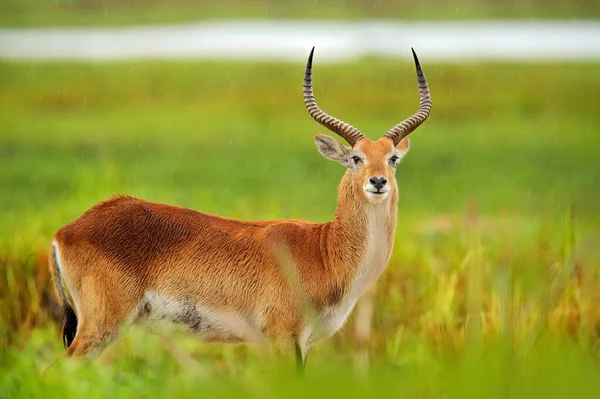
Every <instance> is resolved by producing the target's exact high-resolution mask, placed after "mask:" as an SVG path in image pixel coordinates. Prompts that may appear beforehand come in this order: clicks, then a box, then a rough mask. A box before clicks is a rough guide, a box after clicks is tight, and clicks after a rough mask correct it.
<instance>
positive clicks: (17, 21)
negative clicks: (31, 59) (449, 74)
mask: <svg viewBox="0 0 600 399" xmlns="http://www.w3.org/2000/svg"><path fill="white" fill-rule="evenodd" d="M598 17H600V10H599V9H598V7H597V6H596V3H595V2H594V1H593V0H573V1H569V2H564V1H559V0H522V1H515V0H495V1H491V0H459V1H451V2H450V1H443V0H434V1H427V2H423V1H417V0H404V1H393V0H324V1H315V0H301V1H291V0H283V1H279V0H250V1H247V0H246V1H241V0H221V1H193V0H170V1H157V0H153V1H148V0H146V1H136V0H123V1H117V0H55V1H51V2H50V1H41V0H3V2H2V12H0V25H4V26H59V25H68V26H89V25H111V26H119V25H131V24H148V23H177V22H190V21H198V20H210V19H219V18H221V19H222V18H226V19H228V18H234V19H244V18H310V19H336V20H337V19H341V20H354V19H363V18H392V19H399V20H419V19H437V20H452V19H455V20H461V19H505V18H519V19H546V18H555V19H566V20H569V19H573V18H582V19H593V18H598Z"/></svg>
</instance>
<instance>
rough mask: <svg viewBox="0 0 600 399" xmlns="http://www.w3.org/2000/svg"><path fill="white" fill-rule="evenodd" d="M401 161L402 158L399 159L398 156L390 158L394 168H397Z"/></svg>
mask: <svg viewBox="0 0 600 399" xmlns="http://www.w3.org/2000/svg"><path fill="white" fill-rule="evenodd" d="M399 159H400V158H398V157H397V156H395V155H393V156H392V157H391V158H390V164H392V166H394V167H395V166H396V163H397V162H398V160H399Z"/></svg>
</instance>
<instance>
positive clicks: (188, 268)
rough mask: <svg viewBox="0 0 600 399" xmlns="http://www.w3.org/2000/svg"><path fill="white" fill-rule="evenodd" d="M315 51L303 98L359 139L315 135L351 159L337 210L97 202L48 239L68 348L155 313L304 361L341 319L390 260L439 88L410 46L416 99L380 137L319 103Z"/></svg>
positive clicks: (322, 119) (93, 346) (217, 337)
mask: <svg viewBox="0 0 600 399" xmlns="http://www.w3.org/2000/svg"><path fill="white" fill-rule="evenodd" d="M313 52H314V48H313V50H312V51H311V53H310V56H309V58H308V63H307V65H306V72H305V75H304V104H305V105H306V108H307V109H308V112H309V114H310V116H312V117H313V118H314V119H315V120H316V121H317V122H319V123H320V124H321V125H323V126H324V127H326V128H327V129H329V130H331V131H332V132H334V133H337V134H338V135H340V136H341V137H342V138H344V139H345V140H346V141H347V142H348V143H349V144H350V147H346V146H343V145H342V144H340V143H339V142H338V141H337V140H335V139H333V138H332V137H329V136H326V135H322V134H319V135H317V136H315V144H316V146H317V149H318V150H319V152H320V153H321V154H322V155H323V156H324V157H325V158H328V159H331V160H334V161H337V162H339V163H341V164H342V165H343V166H344V167H345V168H346V172H345V173H344V177H343V178H342V181H341V184H340V186H339V189H338V201H337V212H336V214H335V217H334V219H333V220H332V221H331V222H327V223H311V222H304V221H296V220H276V221H261V222H248V221H240V220H234V219H227V218H223V217H219V216H213V215H209V214H206V213H201V212H196V211H194V210H191V209H185V208H179V207H176V206H171V205H164V204H157V203H152V202H147V201H144V200H141V199H136V198H131V197H127V196H118V197H113V198H110V199H108V200H106V201H103V202H100V203H99V204H97V205H95V206H94V207H92V208H91V209H90V210H88V211H87V212H85V213H84V214H83V215H82V216H81V217H80V218H79V219H77V220H75V221H74V222H72V223H70V224H68V225H66V226H65V227H63V228H61V229H60V230H59V231H58V232H57V233H56V235H55V236H54V240H53V242H52V247H51V250H50V256H49V264H50V270H51V273H52V276H53V279H54V284H55V288H56V292H57V297H58V301H59V305H60V306H61V307H62V309H63V311H64V315H65V318H64V326H63V340H64V343H65V346H66V347H67V348H68V349H67V353H68V354H69V355H74V356H83V355H87V356H89V355H92V354H93V353H96V352H98V351H100V350H102V348H104V347H105V345H107V344H108V343H109V342H110V341H111V340H112V339H114V338H115V337H117V335H118V332H119V329H120V327H121V326H123V325H124V324H127V323H132V322H134V321H136V320H137V319H140V318H147V319H150V320H159V319H164V320H168V321H171V322H174V323H177V324H182V325H184V326H185V327H186V328H187V329H189V330H190V331H191V332H193V333H197V334H198V335H199V336H200V337H202V338H203V339H205V340H207V341H212V342H268V343H270V344H271V345H272V347H273V348H274V349H275V350H276V351H277V352H279V353H281V354H283V355H286V354H288V355H291V356H294V354H295V356H296V360H297V361H298V363H299V364H300V365H301V366H303V365H304V362H305V359H306V353H307V351H308V349H309V348H310V347H311V345H313V344H314V343H315V342H316V341H318V340H320V339H323V338H327V337H329V336H331V335H332V334H334V333H335V332H336V331H337V330H339V329H340V328H341V327H342V325H343V324H344V322H345V321H346V319H347V318H348V315H349V314H350V312H351V311H352V308H353V307H354V305H355V304H356V301H357V300H358V299H359V297H360V296H361V295H362V294H363V293H364V292H365V291H366V290H367V289H368V288H369V287H370V286H371V285H372V284H373V283H374V282H375V281H376V280H377V279H378V277H379V276H380V275H381V273H382V272H383V270H384V269H385V267H386V265H387V263H388V261H389V258H390V254H391V252H392V246H393V243H394V233H395V229H396V217H397V200H398V186H397V184H396V180H395V177H394V173H395V170H396V166H397V165H398V162H399V161H400V159H401V158H402V157H403V156H404V155H406V153H407V151H408V149H409V141H408V139H407V138H406V136H407V135H408V134H410V133H411V132H412V131H413V130H415V129H416V128H417V127H418V126H419V125H420V124H421V123H423V121H425V120H426V119H427V117H428V116H429V112H430V110H431V97H430V95H429V89H428V87H427V82H426V80H425V77H424V76H423V72H422V70H421V67H420V65H419V60H418V59H417V56H416V54H415V53H414V51H413V56H414V60H415V65H416V69H417V76H418V81H419V91H420V105H419V110H418V111H417V113H416V114H414V115H413V116H411V117H410V118H408V119H406V120H405V121H403V122H401V123H400V124H398V125H396V126H394V127H393V128H392V129H390V130H389V131H388V132H387V133H386V134H385V135H384V136H383V137H382V138H381V139H379V140H377V141H371V140H369V139H368V138H366V137H365V136H364V135H363V134H362V133H361V132H360V131H359V130H358V129H356V128H354V127H352V126H350V125H348V124H347V123H344V122H342V121H340V120H338V119H336V118H334V117H332V116H329V115H327V114H326V113H325V112H323V111H322V110H321V109H320V108H319V106H318V105H317V103H316V101H315V98H314V96H313V89H312V78H311V71H312V57H313ZM284 264H286V265H288V266H289V267H288V266H285V267H284ZM288 269H290V270H288ZM65 287H66V288H67V289H68V291H69V292H70V293H71V298H72V301H70V300H69V299H68V297H67V294H66V292H65ZM307 309H309V310H310V311H307Z"/></svg>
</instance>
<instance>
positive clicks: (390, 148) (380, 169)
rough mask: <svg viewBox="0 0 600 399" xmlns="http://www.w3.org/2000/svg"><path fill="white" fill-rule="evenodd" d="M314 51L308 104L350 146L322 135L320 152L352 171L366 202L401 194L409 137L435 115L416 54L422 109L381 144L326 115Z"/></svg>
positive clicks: (306, 79) (306, 77)
mask: <svg viewBox="0 0 600 399" xmlns="http://www.w3.org/2000/svg"><path fill="white" fill-rule="evenodd" d="M314 51H315V48H314V47H313V49H312V51H311V52H310V56H309V57H308V62H307V64H306V72H305V73H304V104H305V105H306V109H307V110H308V113H309V114H310V116H312V117H313V119H314V120H315V121H317V122H319V123H320V124H321V125H323V126H325V127H326V128H327V129H329V130H331V131H332V132H334V133H336V134H338V135H340V136H341V137H342V138H343V139H344V140H346V141H347V142H348V144H350V146H349V147H346V146H344V145H342V144H341V143H340V142H339V141H337V140H335V139H334V138H333V137H330V136H327V135H324V134H318V135H316V136H315V144H316V145H317V149H318V150H319V152H320V153H321V154H322V155H323V156H324V157H325V158H328V159H331V160H333V161H337V162H339V163H341V164H342V165H344V166H345V167H346V168H348V171H347V172H346V173H347V174H348V175H349V178H350V181H351V184H353V185H354V186H355V188H358V189H360V191H361V192H362V193H363V194H364V199H365V200H366V201H368V202H371V203H380V202H383V201H385V200H386V198H388V197H389V194H390V192H392V191H393V190H397V185H396V179H395V172H396V167H397V166H398V163H399V162H400V160H401V159H402V158H403V157H404V155H406V153H407V152H408V149H409V147H410V144H409V141H408V137H406V136H408V135H409V134H410V133H411V132H412V131H414V130H415V129H416V128H417V127H419V125H420V124H421V123H423V122H425V120H426V119H427V117H428V116H429V113H430V111H431V96H430V94H429V88H428V87H427V81H426V80H425V76H424V75H423V70H422V69H421V65H420V63H419V59H418V58H417V54H416V53H415V51H414V50H413V51H412V53H413V57H414V59H415V65H416V68H417V78H418V80H419V93H420V101H419V109H418V111H417V112H416V113H415V114H414V115H413V116H411V117H410V118H408V119H406V120H404V121H403V122H401V123H399V124H397V125H396V126H394V127H393V128H391V129H390V130H388V132H387V133H386V134H385V135H384V136H383V137H382V138H380V139H379V140H377V141H371V140H369V139H368V138H367V137H365V135H364V134H362V133H361V132H360V131H359V130H358V129H357V128H355V127H354V126H351V125H349V124H347V123H345V122H343V121H341V120H339V119H336V118H334V117H333V116H330V115H328V114H326V113H325V112H323V111H322V110H321V108H319V106H318V105H317V102H316V100H315V97H314V94H313V88H312V58H313V53H314Z"/></svg>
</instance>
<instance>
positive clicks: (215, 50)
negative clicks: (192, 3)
mask: <svg viewBox="0 0 600 399" xmlns="http://www.w3.org/2000/svg"><path fill="white" fill-rule="evenodd" d="M313 45H316V46H317V50H316V53H315V59H318V60H319V62H322V61H332V62H335V61H345V60H351V59H355V58H359V57H364V56H382V57H410V47H411V46H412V47H414V48H415V49H416V50H417V52H418V54H419V56H420V57H421V58H422V59H423V60H427V62H431V61H436V60H438V61H463V60H472V61H476V60H515V61H522V60H525V61H529V60H562V61H581V60H599V59H600V21H587V22H583V21H570V22H569V21H567V22H565V21H543V22H542V21H540V22H527V21H480V22H395V21H381V20H372V21H359V22H339V21H336V22H327V21H318V22H314V21H285V20H278V21H275V20H269V21H213V22H202V23H194V24H181V25H170V26H169V25H160V26H158V25H157V26H134V27H124V28H40V29H0V57H1V58H4V59H12V60H19V59H25V60H81V61H103V60H121V59H233V60H277V61H304V60H305V59H306V57H307V55H308V52H309V51H310V48H311V47H312V46H313Z"/></svg>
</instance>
